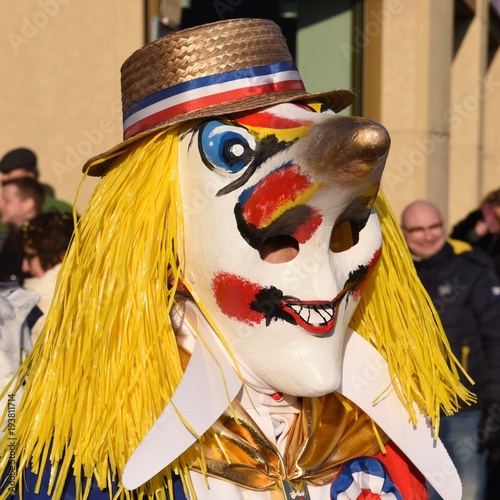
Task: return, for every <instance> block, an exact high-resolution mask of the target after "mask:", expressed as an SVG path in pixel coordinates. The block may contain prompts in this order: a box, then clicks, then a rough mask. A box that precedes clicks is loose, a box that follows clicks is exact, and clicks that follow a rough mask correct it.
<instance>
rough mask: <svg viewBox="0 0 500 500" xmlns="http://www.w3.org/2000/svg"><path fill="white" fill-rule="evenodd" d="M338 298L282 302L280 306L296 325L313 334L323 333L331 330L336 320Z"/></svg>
mask: <svg viewBox="0 0 500 500" xmlns="http://www.w3.org/2000/svg"><path fill="white" fill-rule="evenodd" d="M339 302H340V299H339V300H336V301H332V302H313V303H307V302H286V301H285V302H283V303H282V307H283V309H284V310H285V311H287V312H288V313H289V314H290V315H291V316H292V317H293V318H294V319H295V321H296V323H297V325H298V326H301V327H302V328H303V329H304V330H306V331H307V332H309V333H312V334H313V335H324V334H327V333H329V332H331V331H332V330H333V328H334V327H335V323H336V320H337V310H338V304H339Z"/></svg>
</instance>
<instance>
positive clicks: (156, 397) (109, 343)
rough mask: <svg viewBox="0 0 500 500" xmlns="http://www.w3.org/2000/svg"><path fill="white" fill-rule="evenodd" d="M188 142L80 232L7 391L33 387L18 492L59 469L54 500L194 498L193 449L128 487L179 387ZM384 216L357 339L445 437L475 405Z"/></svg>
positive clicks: (132, 159)
mask: <svg viewBox="0 0 500 500" xmlns="http://www.w3.org/2000/svg"><path fill="white" fill-rule="evenodd" d="M180 131H181V129H180V128H173V127H172V128H169V129H166V130H163V131H161V132H158V133H157V134H155V135H152V136H148V137H147V138H145V139H142V140H140V141H137V142H136V143H134V145H133V146H131V148H130V149H129V150H128V151H127V154H125V155H122V156H120V157H118V158H117V159H116V160H115V165H114V168H111V170H110V171H109V172H108V173H107V174H106V176H105V177H104V178H102V179H101V180H100V182H99V184H98V186H97V187H96V190H95V192H94V194H93V196H92V199H91V200H90V202H89V205H88V207H87V209H86V210H85V212H84V214H83V215H82V217H81V219H80V223H79V226H78V228H77V231H76V233H75V238H74V241H73V244H72V245H71V248H70V250H69V252H68V254H67V256H66V259H65V261H64V263H63V266H62V268H61V271H60V276H59V280H58V284H57V288H56V292H55V298H54V306H53V307H52V308H51V310H50V313H49V315H48V318H47V322H46V325H45V328H44V330H43V332H42V334H41V336H40V338H39V339H38V341H37V343H36V344H35V347H34V349H33V351H32V352H31V353H30V355H29V356H28V358H27V360H26V361H25V363H24V364H23V365H22V367H21V369H20V373H19V380H20V381H19V382H17V384H16V386H15V387H14V388H13V389H12V391H11V392H15V391H17V390H19V388H20V386H21V383H22V381H23V380H25V381H26V387H25V394H24V397H23V399H22V401H21V403H20V405H19V408H18V409H17V413H16V448H17V469H16V474H17V481H18V485H19V487H20V489H22V486H23V474H24V472H25V471H26V470H27V469H28V468H32V469H33V471H34V472H35V473H39V476H40V477H41V473H42V471H43V470H44V468H45V467H46V466H47V465H48V462H50V464H51V467H52V474H51V483H50V487H49V489H50V491H49V494H50V495H51V497H52V498H53V499H54V500H58V499H60V498H62V495H63V492H62V488H63V485H64V481H65V479H66V478H67V477H68V476H75V477H76V484H77V495H78V496H77V498H78V499H83V498H86V497H87V496H88V493H89V490H90V481H89V479H95V480H96V481H97V484H98V486H99V487H101V488H106V487H108V488H112V486H113V483H115V484H117V485H118V486H117V487H116V486H115V490H114V494H115V497H116V498H118V497H119V498H132V497H133V498H149V499H165V498H166V493H165V488H166V487H167V488H170V489H171V488H172V473H173V472H176V473H179V474H180V475H181V479H182V481H183V484H184V485H185V487H186V488H188V487H189V485H190V481H189V476H188V473H187V471H188V464H190V463H194V462H196V461H198V460H200V461H201V462H203V457H198V456H195V454H194V451H193V449H190V450H188V451H187V452H185V453H184V454H183V455H181V456H180V457H179V459H178V460H176V461H175V462H173V463H172V464H171V465H170V466H169V467H167V468H166V469H165V470H164V472H163V474H159V475H157V476H155V477H154V478H153V479H151V480H150V481H149V482H148V483H146V484H145V485H143V486H142V487H141V488H140V489H139V490H138V491H136V492H134V494H132V493H130V492H128V491H126V490H124V488H123V486H121V482H120V474H121V471H123V469H124V466H125V463H126V461H127V460H128V458H129V457H130V455H131V454H132V452H133V450H134V449H135V448H136V447H137V446H138V444H139V443H140V441H141V440H142V438H143V437H144V436H145V435H146V434H147V432H148V431H149V429H150V428H151V426H152V425H153V424H154V422H155V421H156V419H157V417H158V416H159V415H160V413H161V412H162V411H163V409H164V407H165V405H166V403H167V402H168V401H169V398H170V397H171V396H172V394H173V392H174V391H175V389H176V387H177V385H178V384H179V381H180V380H181V377H182V373H183V371H182V367H181V361H180V357H179V353H178V349H177V344H176V341H175V335H174V331H173V327H172V323H171V321H170V316H169V313H170V311H171V309H172V306H173V303H174V296H175V293H176V291H177V289H178V284H179V281H180V280H181V278H182V275H181V272H182V262H178V259H179V251H178V250H179V246H180V245H181V244H182V234H183V233H182V231H183V225H182V214H181V199H180V190H179V184H178V175H177V144H178V137H179V133H180ZM376 207H377V211H378V213H379V215H380V218H381V225H382V231H383V233H384V238H385V246H384V250H383V253H382V257H381V262H380V264H379V265H378V267H377V269H376V270H375V272H374V276H373V277H372V280H371V283H370V284H369V286H368V289H367V290H366V292H365V294H364V297H363V298H362V302H361V304H360V306H359V308H358V310H357V312H356V315H355V317H354V319H353V321H352V326H353V327H354V328H355V329H356V330H357V331H358V332H359V333H361V334H362V335H363V336H364V337H365V338H367V339H368V340H369V341H370V342H372V343H373V344H374V345H375V347H376V348H377V349H378V350H379V351H380V352H381V353H382V355H383V356H384V357H385V358H386V359H387V360H388V362H389V366H390V368H391V371H392V375H393V377H394V378H395V379H397V380H398V381H399V384H400V390H399V396H400V398H401V399H402V401H403V402H404V403H405V405H406V407H407V408H408V411H409V415H410V417H412V418H413V417H414V413H413V412H414V409H413V404H414V403H416V405H417V407H418V409H419V410H420V411H422V412H424V413H426V414H428V415H430V416H431V417H432V419H433V422H434V423H437V421H438V416H439V410H440V408H442V409H443V410H444V411H445V412H446V413H450V412H453V411H454V410H455V409H456V408H457V404H458V403H457V396H458V397H460V398H462V399H467V397H468V394H467V393H466V392H465V389H464V388H463V387H462V386H461V385H460V384H459V382H458V374H457V370H456V368H455V365H454V360H452V359H451V354H450V351H449V347H448V346H447V344H446V342H445V341H444V334H443V332H442V329H441V328H440V327H439V324H438V323H437V322H436V320H435V313H433V312H432V309H431V307H430V305H429V300H428V299H427V296H426V295H425V294H424V293H423V290H422V288H421V286H419V285H418V281H417V280H416V278H415V274H414V271H413V265H412V262H411V260H410V258H409V256H408V253H407V251H406V250H405V246H404V243H403V241H402V238H401V235H400V234H399V231H398V227H397V223H396V222H395V220H394V217H393V215H392V214H391V213H390V211H389V209H388V207H387V203H386V201H385V199H384V198H383V196H382V195H380V196H379V199H378V201H377V205H376ZM167 284H168V285H167ZM195 298H196V297H195ZM199 306H200V307H201V309H202V310H205V308H204V307H203V305H202V304H199ZM211 323H213V322H212V321H211ZM447 360H451V368H450V367H449V366H448V364H447ZM7 445H8V442H7V436H6V437H5V438H4V439H3V440H2V442H1V443H0V456H2V458H1V461H0V476H1V475H2V473H4V472H6V471H8V470H9V468H10V467H11V462H10V460H9V453H8V452H6V450H7ZM201 468H202V469H203V468H204V464H203V463H201ZM9 493H10V492H9V490H8V489H5V490H4V492H3V493H2V494H1V495H0V498H6V497H7V496H8V494H9ZM110 497H111V495H110Z"/></svg>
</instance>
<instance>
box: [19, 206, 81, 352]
mask: <svg viewBox="0 0 500 500" xmlns="http://www.w3.org/2000/svg"><path fill="white" fill-rule="evenodd" d="M73 231H74V223H73V216H72V214H71V213H67V212H47V213H42V214H39V215H38V216H36V217H35V218H34V219H31V220H30V221H28V222H26V223H25V224H24V226H23V232H22V246H23V257H24V258H23V266H22V269H23V272H24V273H26V274H29V275H31V276H32V278H27V279H25V280H24V285H23V286H24V288H25V289H26V290H30V291H33V292H36V293H38V294H39V295H40V301H39V302H38V307H39V308H40V310H41V311H42V313H43V316H42V317H41V318H40V319H39V320H38V321H37V322H36V323H35V325H34V326H33V327H32V329H31V336H32V340H33V343H34V342H35V341H36V340H37V338H38V336H39V335H40V332H41V330H42V328H43V326H44V324H45V320H46V318H47V313H48V311H49V307H50V304H51V302H52V297H53V295H54V291H55V286H56V281H57V275H58V273H59V269H60V267H61V262H62V261H63V258H64V255H65V253H66V250H67V248H68V246H69V243H70V241H71V237H72V235H73Z"/></svg>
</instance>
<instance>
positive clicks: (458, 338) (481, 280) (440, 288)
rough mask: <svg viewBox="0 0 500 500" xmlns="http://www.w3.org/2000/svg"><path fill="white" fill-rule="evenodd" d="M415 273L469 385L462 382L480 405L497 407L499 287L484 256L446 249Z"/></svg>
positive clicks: (419, 265) (499, 383) (499, 390)
mask: <svg viewBox="0 0 500 500" xmlns="http://www.w3.org/2000/svg"><path fill="white" fill-rule="evenodd" d="M415 268H416V270H417V273H418V276H419V278H420V280H421V281H422V284H423V285H424V287H425V288H426V290H427V292H428V293H429V295H430V297H431V299H432V301H433V303H434V306H435V307H436V309H437V312H438V313H439V316H440V318H441V321H442V323H443V327H444V330H445V332H446V335H447V337H448V340H449V342H450V345H451V348H452V350H453V353H454V354H455V356H456V357H457V359H458V360H459V361H460V362H463V364H464V365H465V366H464V367H466V368H467V371H468V373H469V375H470V376H471V377H472V378H473V379H474V381H475V385H474V386H471V385H470V384H469V383H468V382H467V380H466V379H465V378H464V377H462V382H463V383H464V384H465V385H466V386H467V387H469V388H470V390H471V391H472V392H474V393H475V394H476V395H477V396H478V402H479V403H480V404H481V403H482V402H484V401H498V402H500V284H499V281H498V278H497V276H496V274H495V272H494V271H493V267H492V263H491V260H490V258H489V256H488V255H487V254H485V253H484V252H481V251H479V250H474V251H471V252H464V253H461V254H459V255H455V254H454V252H453V249H452V247H451V246H450V245H449V244H448V243H446V244H445V246H444V247H443V248H442V249H441V250H440V251H439V252H438V253H437V254H436V255H434V256H433V257H431V258H430V259H426V260H422V261H415ZM466 408H467V407H465V408H464V409H466Z"/></svg>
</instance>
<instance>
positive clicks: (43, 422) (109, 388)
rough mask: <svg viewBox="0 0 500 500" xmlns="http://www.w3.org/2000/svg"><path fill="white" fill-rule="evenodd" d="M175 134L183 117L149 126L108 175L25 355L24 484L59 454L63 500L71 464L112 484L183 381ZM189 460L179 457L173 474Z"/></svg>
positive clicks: (19, 426) (160, 488)
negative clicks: (163, 127) (177, 315)
mask: <svg viewBox="0 0 500 500" xmlns="http://www.w3.org/2000/svg"><path fill="white" fill-rule="evenodd" d="M177 141H178V129H175V128H171V129H169V130H167V131H162V132H160V133H158V134H156V135H155V136H154V137H153V138H151V137H148V139H147V140H146V139H145V140H143V141H142V142H140V143H138V144H137V145H136V146H135V147H134V148H133V149H131V150H130V151H129V155H125V156H123V157H122V158H121V161H120V162H119V165H117V168H114V169H112V170H111V171H110V172H109V173H108V174H107V175H106V176H105V177H104V178H102V179H101V180H100V182H99V184H98V186H97V187H96V190H95V192H94V194H93V196H92V199H91V200H90V202H89V205H88V207H87V209H86V210H85V212H84V213H83V214H82V217H81V220H80V224H79V227H78V230H77V232H76V234H75V239H74V242H73V244H72V245H71V248H70V250H69V252H68V255H67V257H66V259H65V261H64V263H63V266H62V268H61V271H60V276H59V279H58V284H57V288H56V292H55V297H54V304H56V305H55V307H53V308H51V310H50V314H49V315H48V318H47V322H46V326H45V328H44V331H43V332H42V335H41V336H40V338H39V340H38V342H37V343H36V344H35V347H34V349H33V351H32V352H31V354H30V355H29V356H28V358H27V360H26V362H25V363H24V365H23V366H22V369H21V373H20V376H21V379H23V378H26V380H27V383H26V388H25V395H26V397H24V398H23V399H22V402H21V404H20V406H19V408H18V410H17V419H16V439H17V449H18V453H19V462H18V465H17V469H18V470H17V473H18V479H19V484H20V485H22V484H23V480H22V475H21V474H22V472H23V470H24V469H26V468H27V467H29V466H30V467H32V468H33V470H34V472H35V473H37V472H41V471H43V469H44V467H45V465H46V464H45V462H46V460H49V461H50V462H51V463H52V464H53V467H54V469H55V470H57V471H58V474H59V476H58V479H57V480H56V479H55V474H52V483H51V491H50V492H49V493H50V494H51V496H52V498H54V499H56V500H57V499H58V498H62V497H61V493H62V486H63V483H64V478H65V477H66V476H67V475H75V476H76V477H77V482H78V483H80V485H81V486H82V488H83V487H84V485H85V478H91V477H92V476H94V477H95V479H96V481H97V483H98V485H99V487H101V488H105V487H111V481H113V480H116V479H119V478H117V471H123V468H124V466H125V463H126V461H127V459H128V458H129V457H130V455H131V454H132V451H133V450H134V449H135V448H136V447H137V446H138V444H139V443H140V441H141V440H142V438H143V437H144V436H145V435H146V433H147V432H148V431H149V429H150V428H151V427H152V425H153V424H154V422H155V420H156V418H157V417H158V416H159V415H160V413H161V412H162V411H163V409H164V407H165V405H166V403H167V401H168V400H169V397H170V396H171V395H172V394H173V392H174V390H175V388H176V387H177V385H178V383H179V381H180V380H181V377H182V373H183V371H182V368H181V363H180V359H179V353H178V350H177V344H176V342H175V336H174V332H173V328H172V324H171V321H170V316H169V312H170V310H171V308H172V304H173V301H174V294H175V290H176V286H175V281H176V279H177V278H178V276H179V267H178V262H177V255H178V252H177V246H178V238H179V235H182V219H181V216H180V193H179V187H178V181H177V163H176V162H177ZM169 281H170V282H172V281H174V286H172V287H168V286H167V283H168V282H169ZM2 446H3V445H2ZM49 448H50V452H49ZM2 455H3V456H4V459H3V461H2V463H1V465H2V468H6V467H7V463H6V457H5V454H2ZM191 459H194V456H193V457H189V453H188V454H186V455H184V456H183V457H181V459H180V460H179V461H178V462H175V463H174V464H172V466H171V468H169V469H168V471H167V472H166V473H167V477H168V476H169V474H170V471H171V470H173V469H175V468H179V469H181V470H184V471H186V470H187V468H186V467H187V465H186V464H187V462H188V461H191ZM72 460H73V463H70V462H71V461H72ZM30 461H31V463H29V462H30ZM166 482H167V481H166V480H163V479H162V478H161V475H159V476H156V478H153V479H152V480H151V481H149V482H148V483H147V484H146V485H144V486H142V487H141V488H140V491H139V494H138V496H141V495H145V496H147V497H150V498H166V495H165V492H164V491H165V485H166ZM118 484H120V483H118ZM120 492H121V493H122V494H123V496H124V497H125V496H129V494H128V492H126V491H125V490H124V489H123V487H120Z"/></svg>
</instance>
